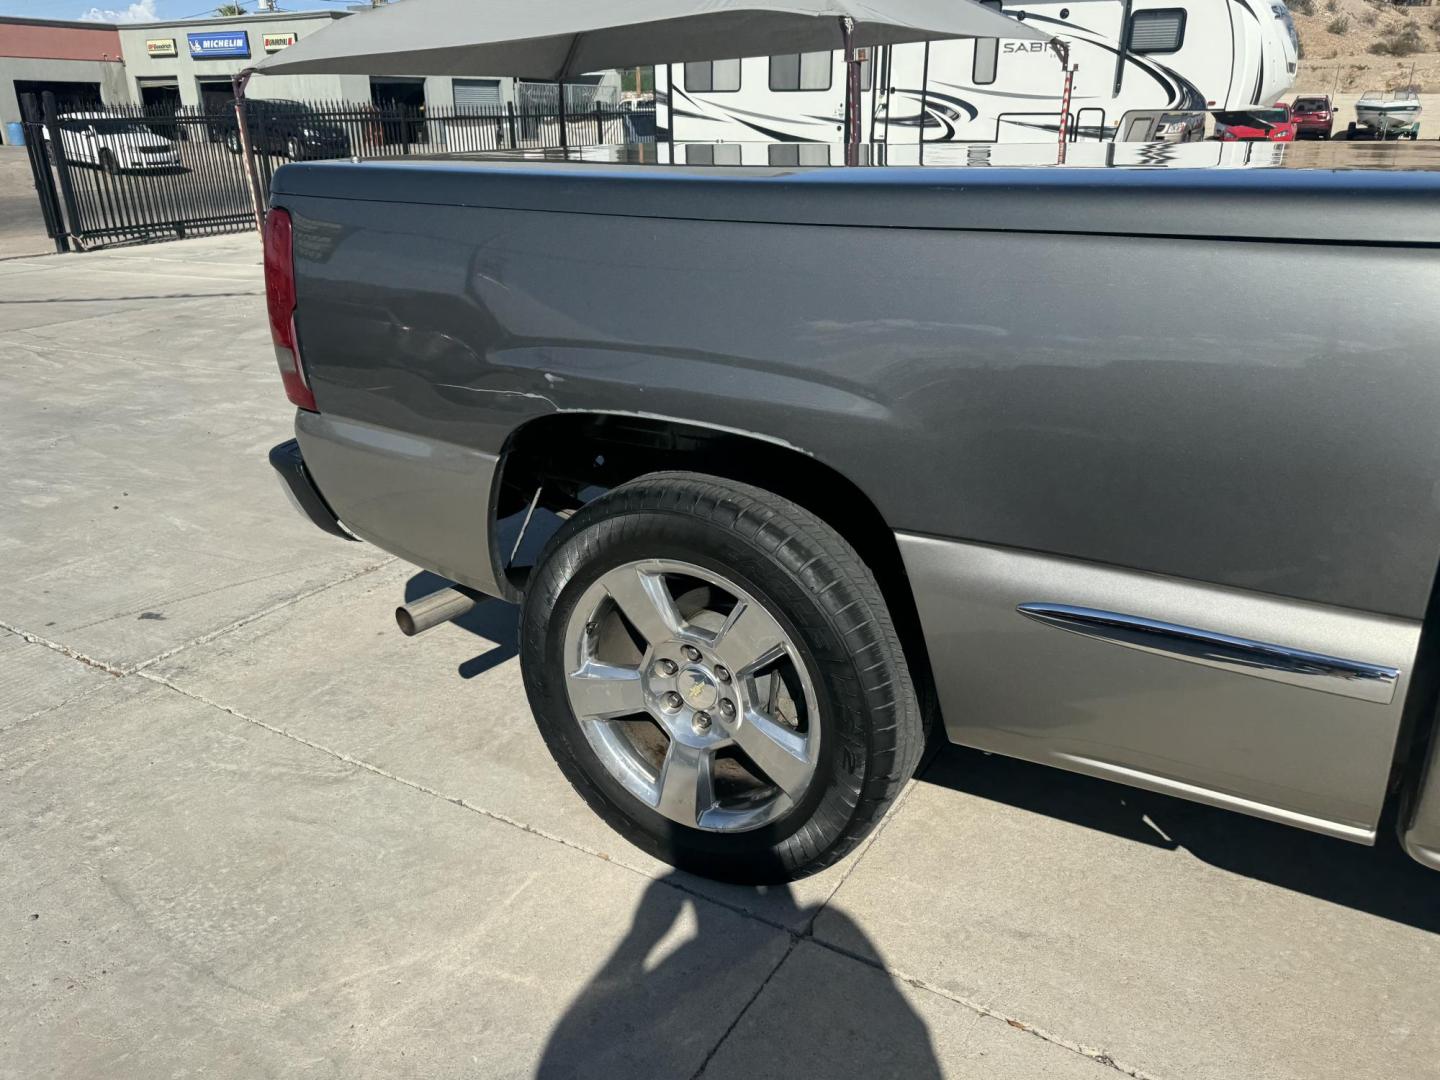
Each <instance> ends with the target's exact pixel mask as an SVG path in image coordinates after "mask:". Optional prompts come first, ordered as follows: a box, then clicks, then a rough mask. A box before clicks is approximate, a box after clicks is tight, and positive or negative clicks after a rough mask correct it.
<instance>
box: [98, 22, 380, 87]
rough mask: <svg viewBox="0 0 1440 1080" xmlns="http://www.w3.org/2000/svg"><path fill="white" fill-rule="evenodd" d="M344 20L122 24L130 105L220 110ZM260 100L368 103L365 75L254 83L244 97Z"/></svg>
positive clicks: (284, 78)
mask: <svg viewBox="0 0 1440 1080" xmlns="http://www.w3.org/2000/svg"><path fill="white" fill-rule="evenodd" d="M346 14H347V13H345V12H335V11H297V12H275V13H256V14H251V15H239V16H235V17H231V18H220V17H215V18H204V19H189V20H186V21H184V22H169V23H124V24H122V25H121V26H120V27H119V28H118V29H119V33H120V47H121V51H122V52H123V54H124V56H125V78H126V80H127V81H128V83H129V84H130V90H131V97H132V99H133V100H135V101H138V102H140V103H141V104H144V105H147V106H151V107H154V108H165V107H169V106H176V105H180V106H185V107H188V108H208V109H211V110H215V109H218V108H221V107H222V106H223V105H224V104H225V103H226V102H229V101H230V100H231V99H232V98H233V97H234V96H235V95H234V93H233V91H232V89H231V81H230V80H231V79H233V78H234V77H235V76H236V75H237V74H239V73H240V72H241V71H243V70H245V69H246V68H248V67H254V66H255V65H256V64H258V63H259V62H260V61H261V60H263V59H265V57H266V56H268V55H270V54H271V53H274V52H278V51H279V50H281V49H283V48H285V47H286V46H288V45H291V44H293V43H294V42H296V41H298V40H299V39H300V38H302V37H305V36H306V35H308V34H313V33H315V32H316V31H317V30H323V29H324V28H325V27H327V26H329V25H330V24H331V23H332V22H333V21H334V20H335V19H338V18H344V17H345V16H346ZM246 93H247V95H248V96H251V97H257V98H301V99H305V100H313V99H322V100H341V99H344V100H347V101H367V100H369V98H370V87H369V82H368V80H367V79H366V77H365V76H363V75H275V76H257V77H256V78H255V79H254V80H253V81H252V82H251V84H250V88H249V89H248V90H247V91H246Z"/></svg>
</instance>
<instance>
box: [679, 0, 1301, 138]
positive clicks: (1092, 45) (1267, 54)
mask: <svg viewBox="0 0 1440 1080" xmlns="http://www.w3.org/2000/svg"><path fill="white" fill-rule="evenodd" d="M983 2H984V3H985V4H986V5H987V6H990V7H994V8H996V9H998V10H1002V11H1004V12H1005V13H1006V14H1009V15H1012V16H1013V17H1015V18H1016V19H1020V20H1022V21H1025V22H1029V23H1032V24H1033V25H1036V26H1039V27H1042V28H1044V29H1045V30H1048V31H1051V32H1053V33H1054V34H1056V35H1057V37H1059V38H1060V39H1061V40H1063V41H1065V42H1067V43H1068V44H1069V46H1070V61H1071V63H1072V64H1073V65H1075V67H1076V73H1075V84H1074V90H1073V94H1072V97H1071V111H1070V130H1071V131H1072V132H1073V133H1074V137H1076V138H1079V139H1109V138H1113V136H1114V134H1115V129H1116V126H1117V124H1118V123H1119V120H1120V117H1121V116H1123V115H1124V114H1125V113H1127V112H1130V111H1132V110H1136V109H1176V110H1205V109H1231V108H1243V107H1246V106H1250V105H1273V104H1274V103H1275V102H1276V101H1277V100H1278V99H1279V98H1280V97H1281V96H1282V95H1284V94H1285V93H1286V92H1287V91H1288V90H1289V89H1290V87H1291V85H1292V84H1293V83H1294V81H1295V67H1296V58H1297V52H1298V45H1297V39H1296V36H1295V26H1294V23H1293V22H1292V21H1291V18H1290V12H1289V11H1288V10H1287V9H1286V7H1285V5H1284V4H1283V3H1280V2H1279V0H1182V2H1179V3H1169V4H1167V3H1166V2H1165V0H1026V2H1025V3H1023V4H1019V3H1017V4H1013V5H1009V4H1007V5H1004V6H1003V7H1002V0H983ZM865 57H866V59H865V62H864V63H863V65H862V67H861V116H862V133H861V137H862V139H863V140H864V141H867V142H877V143H891V144H895V143H916V142H920V141H922V139H923V141H924V142H927V143H931V142H1037V141H1044V140H1047V139H1051V138H1054V136H1055V135H1056V133H1057V131H1058V128H1059V122H1060V101H1061V92H1062V88H1063V82H1064V75H1063V72H1062V69H1061V66H1060V62H1059V60H1058V58H1057V56H1056V53H1055V51H1054V50H1053V49H1051V48H1049V47H1048V46H1047V45H1045V44H1044V43H1041V42H1031V41H1018V40H1016V41H1005V40H998V39H995V38H981V39H975V40H959V41H937V42H930V43H920V44H909V45H893V46H888V47H881V48H875V49H869V50H866V51H865ZM843 67H844V60H843V58H842V56H841V54H839V53H824V52H820V53H803V54H795V53H791V54H788V55H782V56H768V57H766V56H760V57H746V58H744V59H734V60H716V61H706V62H702V63H690V64H661V65H657V67H656V70H655V90H656V105H657V113H656V122H657V125H658V127H659V129H660V132H661V135H662V137H664V136H665V135H666V134H668V136H669V138H670V139H671V140H673V141H676V142H737V141H762V142H835V141H837V140H839V139H841V138H842V137H843V132H842V126H843V121H844V104H845V76H844V71H843Z"/></svg>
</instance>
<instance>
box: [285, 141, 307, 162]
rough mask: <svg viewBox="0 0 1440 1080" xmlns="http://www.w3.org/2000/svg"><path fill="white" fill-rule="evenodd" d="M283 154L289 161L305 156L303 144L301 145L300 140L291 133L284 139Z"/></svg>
mask: <svg viewBox="0 0 1440 1080" xmlns="http://www.w3.org/2000/svg"><path fill="white" fill-rule="evenodd" d="M285 156H286V157H288V158H289V159H290V160H291V161H299V160H300V159H301V158H302V157H304V156H305V148H304V146H302V145H301V143H300V140H299V139H297V138H295V136H293V135H292V136H290V138H288V139H286V140H285Z"/></svg>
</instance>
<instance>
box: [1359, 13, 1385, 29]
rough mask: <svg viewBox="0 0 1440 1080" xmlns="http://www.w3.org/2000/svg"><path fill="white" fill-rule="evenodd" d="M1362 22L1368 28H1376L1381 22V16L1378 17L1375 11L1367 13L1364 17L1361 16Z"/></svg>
mask: <svg viewBox="0 0 1440 1080" xmlns="http://www.w3.org/2000/svg"><path fill="white" fill-rule="evenodd" d="M1360 21H1361V22H1362V23H1364V24H1365V25H1366V26H1374V25H1375V24H1376V23H1377V22H1379V21H1380V16H1379V15H1377V14H1376V13H1375V12H1374V11H1367V12H1365V14H1364V15H1361V16H1360Z"/></svg>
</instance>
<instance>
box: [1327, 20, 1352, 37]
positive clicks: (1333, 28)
mask: <svg viewBox="0 0 1440 1080" xmlns="http://www.w3.org/2000/svg"><path fill="white" fill-rule="evenodd" d="M1325 29H1326V30H1328V31H1329V32H1330V33H1332V34H1348V33H1349V32H1350V16H1349V15H1339V16H1337V17H1336V18H1333V19H1331V20H1330V22H1329V23H1327V24H1326V26H1325Z"/></svg>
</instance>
